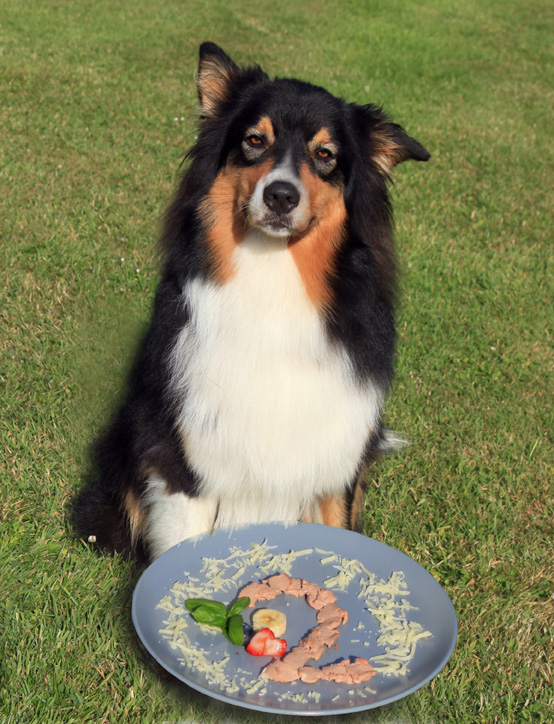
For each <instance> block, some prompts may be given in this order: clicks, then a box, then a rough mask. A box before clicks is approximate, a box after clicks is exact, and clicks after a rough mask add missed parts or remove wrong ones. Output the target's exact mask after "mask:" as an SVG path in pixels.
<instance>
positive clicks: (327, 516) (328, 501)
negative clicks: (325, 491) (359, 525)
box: [319, 494, 347, 528]
mask: <svg viewBox="0 0 554 724" xmlns="http://www.w3.org/2000/svg"><path fill="white" fill-rule="evenodd" d="M319 509H320V512H321V519H322V520H321V522H322V523H323V525H332V526H333V527H334V528H344V527H346V524H347V520H346V505H345V503H344V495H341V494H336V495H326V496H325V497H324V498H322V499H321V500H320V501H319Z"/></svg>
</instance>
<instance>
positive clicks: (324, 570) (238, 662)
mask: <svg viewBox="0 0 554 724" xmlns="http://www.w3.org/2000/svg"><path fill="white" fill-rule="evenodd" d="M265 540H267V543H268V544H269V545H272V546H276V548H275V549H274V551H273V553H288V552H289V551H290V550H297V551H298V550H304V549H307V548H320V549H323V550H325V551H333V552H335V553H337V554H338V555H339V556H341V557H345V558H349V559H352V558H355V559H357V560H358V561H360V562H361V563H363V565H364V566H365V567H366V568H367V569H368V570H369V571H371V572H372V573H374V574H375V575H376V577H377V578H378V579H380V578H382V579H385V580H386V579H388V578H389V577H390V575H391V573H392V572H393V571H403V573H404V580H405V581H406V583H407V584H408V590H409V595H407V596H406V598H407V599H408V601H409V603H410V605H411V606H414V607H415V609H412V610H409V611H408V613H407V614H406V618H407V619H408V621H416V622H418V623H420V624H421V625H422V626H423V628H424V629H426V630H428V631H430V632H431V633H432V636H431V637H429V638H425V639H421V640H420V641H418V642H417V647H416V653H415V656H414V657H413V659H412V660H411V662H410V665H409V670H408V673H407V674H406V675H403V676H391V675H388V676H385V675H383V674H378V675H376V676H374V677H373V678H372V679H371V680H370V681H368V682H367V683H365V684H358V685H348V684H337V683H335V682H322V681H320V682H318V683H317V684H304V683H302V682H295V683H293V684H278V683H274V682H268V684H267V686H266V689H267V690H266V692H265V693H260V691H259V690H258V691H257V692H253V693H251V694H247V693H246V690H245V688H244V687H242V686H241V687H240V691H238V692H237V693H235V694H229V693H227V692H226V691H225V690H221V689H220V688H219V687H218V686H217V685H212V684H210V683H209V682H208V681H207V680H206V678H205V676H204V675H203V674H202V673H201V672H199V671H198V670H195V669H194V668H191V667H188V666H184V665H183V664H182V663H180V661H179V659H180V658H182V657H181V653H180V652H178V651H176V650H173V649H172V648H171V647H170V646H169V644H168V642H167V641H166V640H165V639H164V637H163V636H162V635H161V634H160V633H159V631H160V629H161V628H163V627H164V621H165V620H166V619H167V613H166V612H165V611H163V610H161V609H159V608H156V606H157V604H158V603H159V601H160V599H162V598H163V597H164V596H166V595H167V594H168V592H169V590H170V589H171V588H172V587H173V585H174V583H175V582H176V581H185V580H187V578H188V576H189V575H190V576H194V577H197V578H199V579H201V580H205V576H204V574H203V573H201V569H202V566H203V561H202V558H204V557H208V558H224V557H226V556H227V555H228V554H229V552H230V548H231V547H232V546H238V547H239V548H242V549H248V548H249V547H250V545H251V543H263V542H264V541H265ZM322 559H325V556H324V555H322V554H321V553H317V552H314V553H311V554H307V555H304V556H302V557H300V558H298V559H296V561H295V562H294V564H293V568H292V571H291V573H290V575H292V576H293V577H300V578H305V579H307V580H308V581H312V582H314V583H318V584H320V585H324V581H325V580H326V579H328V578H330V577H332V576H333V575H335V574H336V573H337V570H335V569H334V567H333V566H334V565H336V563H335V564H333V563H332V562H330V563H325V564H323V563H321V560H322ZM267 575H272V574H271V573H270V574H267V573H262V572H260V571H257V570H256V569H255V567H254V566H250V567H249V568H248V569H247V570H246V571H245V573H244V574H243V575H242V577H240V578H239V579H238V580H237V582H236V589H235V590H227V591H225V593H222V594H221V595H220V596H218V598H219V600H222V601H224V602H225V603H229V602H230V601H232V600H233V599H234V598H235V596H236V594H237V592H238V590H239V589H240V588H242V587H243V586H244V585H245V584H246V583H249V582H250V581H253V580H256V581H258V580H262V579H263V578H266V577H267ZM358 579H359V576H358V577H357V578H356V579H354V580H353V581H352V582H351V583H350V584H349V586H348V588H347V589H346V592H340V591H337V590H334V593H335V594H336V595H337V598H338V600H337V603H338V605H340V606H341V607H342V608H345V609H346V610H347V611H348V613H349V616H350V620H349V622H348V623H347V624H345V625H344V626H342V627H341V629H340V630H341V635H340V638H339V641H338V650H336V649H334V648H333V649H330V650H328V651H327V652H326V653H325V654H324V655H323V656H322V658H321V659H320V660H319V661H318V662H317V663H314V662H311V663H312V664H313V665H315V666H324V665H326V664H329V663H332V662H334V661H337V660H338V659H341V658H348V657H353V656H361V657H363V658H367V659H369V660H370V661H371V657H372V656H375V655H378V654H382V653H383V648H382V647H380V646H378V645H377V643H376V641H377V637H378V636H379V626H378V623H377V621H376V619H375V618H374V616H373V614H371V613H370V612H369V611H368V610H367V606H366V604H365V601H364V600H363V599H361V598H359V597H358V594H359V593H360V584H359V582H358ZM279 601H280V603H279ZM262 605H266V604H260V606H262ZM267 605H268V606H270V607H273V608H280V609H281V610H283V611H285V613H286V614H287V631H286V633H285V636H284V638H286V639H287V641H288V645H289V649H290V648H291V647H292V646H294V645H296V643H297V642H298V640H299V639H300V638H302V636H303V635H305V634H306V632H307V631H308V630H309V629H311V628H313V627H314V626H315V625H316V623H315V612H314V611H313V610H312V609H311V608H310V607H309V606H308V605H307V604H306V603H305V601H304V600H303V599H293V598H292V597H290V596H289V597H286V596H283V597H279V598H278V599H275V600H274V601H273V602H270V603H269V604H267ZM249 611H251V609H247V610H246V611H245V613H244V618H245V620H248V614H249ZM132 616H133V623H134V625H135V628H136V630H137V633H138V635H139V637H140V638H141V640H142V642H143V643H144V645H145V647H146V648H147V649H148V651H149V652H150V653H151V654H152V656H153V657H154V658H155V659H156V661H158V662H159V663H160V664H161V665H162V666H163V667H164V668H165V669H167V671H169V672H170V673H171V674H173V675H174V676H176V677H177V678H178V679H180V680H181V681H183V682H185V683H186V684H188V685H189V686H191V687H193V688H194V689H197V690H198V691H201V692H203V693H204V694H207V695H208V696H211V697H214V698H215V699H219V700H221V701H224V702H227V703H229V704H234V705H237V706H243V707H246V708H249V709H255V710H259V711H265V712H275V713H281V714H296V715H308V716H309V715H313V714H314V713H316V712H317V714H319V715H322V714H343V713H351V712H356V711H362V710H364V709H371V708H374V707H378V706H383V705H384V704H390V703H391V702H393V701H396V700H397V699H401V698H402V697H404V696H407V695H408V694H411V693H412V692H414V691H416V690H417V689H419V688H420V687H422V686H424V684H426V683H427V682H429V681H430V680H431V679H432V678H433V677H435V676H436V675H437V674H438V673H439V671H440V670H441V669H442V668H443V667H444V665H445V664H446V662H447V661H448V659H449V658H450V655H451V654H452V651H453V650H454V646H455V644H456V636H457V630H458V626H457V620H456V614H455V612H454V608H453V606H452V603H451V602H450V599H449V598H448V596H447V594H446V593H445V591H444V590H443V589H442V588H441V586H440V585H439V584H438V583H437V581H436V580H435V579H434V578H433V577H432V576H431V575H430V574H429V573H428V572H427V571H426V570H425V569H424V568H422V567H421V566H420V565H419V564H418V563H416V562H415V561H414V560H412V559H411V558H409V557H408V556H407V555H405V554H404V553H401V552H400V551H397V550H395V549H394V548H390V547H389V546H387V545H385V544H383V543H380V542H378V541H375V540H373V539H371V538H367V537H365V536H362V535H359V534H357V533H352V532H350V531H345V530H342V529H339V528H329V527H327V526H322V525H315V524H311V523H299V524H297V525H284V524H281V523H264V524H259V525H252V526H247V527H245V528H237V529H234V530H232V531H231V530H217V531H215V532H214V533H213V534H212V535H205V536H200V537H198V538H196V539H190V540H187V541H184V542H183V543H180V544H179V545H177V546H175V547H174V548H171V549H170V550H169V551H167V552H166V553H164V554H163V555H162V556H160V557H159V558H158V559H157V560H155V561H154V562H153V563H152V565H150V566H149V568H147V569H146V571H145V572H144V573H143V574H142V576H141V578H140V580H139V582H138V584H137V586H136V588H135V592H134V594H133V606H132ZM187 634H188V635H189V637H190V639H191V640H192V643H193V645H198V646H199V647H202V648H204V649H206V648H209V649H210V657H211V656H212V655H213V660H214V661H217V660H220V659H221V658H223V657H224V656H225V655H229V656H230V660H229V662H228V663H227V664H226V667H225V671H226V674H228V675H229V676H230V677H231V678H232V677H233V675H235V674H236V677H237V678H242V679H245V678H246V679H250V680H254V679H255V678H256V677H257V676H258V675H259V672H260V670H261V669H262V668H263V666H265V665H266V664H267V663H268V662H269V661H270V659H268V658H266V657H255V656H250V655H249V654H247V653H246V651H245V650H244V648H242V647H234V646H232V645H231V644H230V643H229V642H228V641H227V640H226V639H225V638H224V637H223V636H222V635H220V634H212V633H206V632H205V631H204V632H203V631H202V630H201V629H200V627H198V626H197V625H196V624H195V623H194V621H192V620H191V622H190V625H189V626H188V628H187ZM365 642H369V646H367V645H364V644H365ZM368 688H369V689H371V690H373V691H374V692H375V693H372V692H371V691H368V690H367V689H368ZM299 694H300V695H303V697H301V700H299V699H298V698H296V700H293V698H292V697H295V696H296V695H299Z"/></svg>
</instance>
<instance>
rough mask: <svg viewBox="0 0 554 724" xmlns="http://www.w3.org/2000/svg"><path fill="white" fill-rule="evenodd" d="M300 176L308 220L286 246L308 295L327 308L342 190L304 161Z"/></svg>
mask: <svg viewBox="0 0 554 724" xmlns="http://www.w3.org/2000/svg"><path fill="white" fill-rule="evenodd" d="M300 179H301V181H302V183H303V184H304V187H305V189H306V191H307V193H308V194H309V204H310V214H309V218H310V224H309V226H308V228H307V230H306V231H304V232H303V233H302V234H300V236H298V237H294V238H293V239H291V241H290V242H289V249H290V252H291V254H292V256H293V259H294V261H295V263H296V266H297V269H298V271H299V272H300V276H301V277H302V281H303V282H304V287H305V289H306V292H307V294H308V297H309V298H310V299H311V301H312V302H313V303H314V304H315V305H316V306H318V307H320V308H327V309H329V308H331V307H332V301H333V300H332V293H331V289H330V285H329V281H330V277H332V275H333V271H334V265H335V257H336V253H337V250H338V249H339V247H340V246H341V244H342V241H343V234H344V225H345V222H346V217H347V214H346V207H345V205H344V198H343V191H342V188H341V187H338V186H332V185H331V184H328V183H326V182H325V181H323V179H321V178H319V176H316V175H315V174H313V173H312V171H311V170H310V169H309V167H308V165H307V164H303V165H302V167H301V169H300Z"/></svg>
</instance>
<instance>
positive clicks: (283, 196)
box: [264, 181, 300, 214]
mask: <svg viewBox="0 0 554 724" xmlns="http://www.w3.org/2000/svg"><path fill="white" fill-rule="evenodd" d="M264 203H265V205H266V206H267V207H268V208H269V209H271V211H274V212H275V213H276V214H288V213H289V212H290V211H292V210H293V209H294V208H295V207H296V206H298V204H299V203H300V192H299V191H298V189H297V188H296V186H294V184H291V183H289V182H288V181H273V183H270V184H269V186H266V187H265V189H264Z"/></svg>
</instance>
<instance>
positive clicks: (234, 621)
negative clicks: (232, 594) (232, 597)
mask: <svg viewBox="0 0 554 724" xmlns="http://www.w3.org/2000/svg"><path fill="white" fill-rule="evenodd" d="M226 633H227V638H228V639H229V641H230V642H231V643H232V644H234V645H235V646H242V644H243V643H244V631H243V628H242V616H241V615H240V614H238V613H237V614H235V615H234V616H230V617H229V619H228V620H227V631H226Z"/></svg>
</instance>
